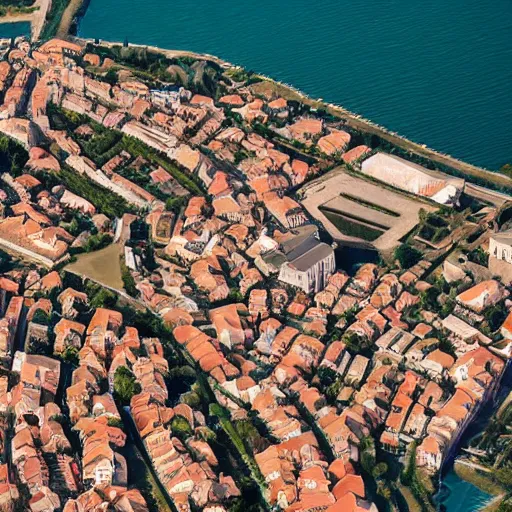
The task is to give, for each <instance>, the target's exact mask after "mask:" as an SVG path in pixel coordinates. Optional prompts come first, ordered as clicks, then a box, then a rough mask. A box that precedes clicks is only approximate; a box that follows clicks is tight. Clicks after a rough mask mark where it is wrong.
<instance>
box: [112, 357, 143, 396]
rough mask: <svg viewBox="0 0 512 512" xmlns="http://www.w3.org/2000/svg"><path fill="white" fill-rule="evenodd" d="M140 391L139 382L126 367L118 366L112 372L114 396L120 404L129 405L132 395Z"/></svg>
mask: <svg viewBox="0 0 512 512" xmlns="http://www.w3.org/2000/svg"><path fill="white" fill-rule="evenodd" d="M140 392H141V387H140V384H139V383H138V382H137V380H136V379H135V375H133V373H132V372H131V371H130V370H128V368H126V366H120V367H119V368H117V370H116V373H115V374H114V396H115V398H116V399H117V400H119V402H121V404H122V405H130V401H131V399H132V397H133V396H134V395H138V394H139V393H140Z"/></svg>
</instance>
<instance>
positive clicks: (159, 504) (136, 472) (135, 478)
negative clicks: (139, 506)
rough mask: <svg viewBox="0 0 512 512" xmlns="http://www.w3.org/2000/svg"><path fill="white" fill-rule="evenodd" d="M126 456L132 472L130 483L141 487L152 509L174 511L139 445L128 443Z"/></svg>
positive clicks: (166, 511) (163, 511)
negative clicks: (145, 460) (138, 447)
mask: <svg viewBox="0 0 512 512" xmlns="http://www.w3.org/2000/svg"><path fill="white" fill-rule="evenodd" d="M125 456H126V462H127V463H128V468H129V472H130V483H131V484H132V485H133V486H134V487H135V488H136V489H139V491H140V492H141V493H142V495H143V496H144V498H145V499H146V502H147V504H148V505H150V507H151V510H158V511H159V512H172V509H171V508H170V507H169V505H167V501H166V499H165V497H164V495H163V494H162V491H161V490H160V488H159V486H158V484H157V482H156V481H155V479H154V477H153V475H152V473H151V471H150V470H149V468H148V467H147V465H146V463H145V462H144V459H143V457H142V455H141V454H140V452H139V450H138V449H137V447H136V446H135V445H133V444H131V443H129V444H127V445H126V449H125Z"/></svg>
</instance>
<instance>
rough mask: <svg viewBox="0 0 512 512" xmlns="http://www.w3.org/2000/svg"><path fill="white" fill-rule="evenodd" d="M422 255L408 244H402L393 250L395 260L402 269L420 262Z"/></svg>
mask: <svg viewBox="0 0 512 512" xmlns="http://www.w3.org/2000/svg"><path fill="white" fill-rule="evenodd" d="M421 257H422V253H421V251H419V250H418V249H416V248H415V247H412V245H409V244H402V245H400V246H399V247H397V248H396V249H395V259H397V260H398V261H399V263H400V266H401V267H402V268H411V267H412V266H413V265H416V263H418V261H420V260H421Z"/></svg>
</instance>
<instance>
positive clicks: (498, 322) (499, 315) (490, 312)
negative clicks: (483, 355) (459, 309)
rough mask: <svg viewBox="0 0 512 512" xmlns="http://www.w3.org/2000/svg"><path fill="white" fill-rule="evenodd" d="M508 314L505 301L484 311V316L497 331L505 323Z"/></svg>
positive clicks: (492, 328)
mask: <svg viewBox="0 0 512 512" xmlns="http://www.w3.org/2000/svg"><path fill="white" fill-rule="evenodd" d="M507 315H508V311H507V308H506V307H505V305H504V304H503V303H501V304H496V305H494V306H491V307H490V308H487V309H486V310H485V312H484V318H485V319H486V320H487V323H488V324H489V328H490V329H491V331H492V332H494V331H497V330H498V329H499V328H500V327H501V326H502V325H503V322H504V321H505V318H507Z"/></svg>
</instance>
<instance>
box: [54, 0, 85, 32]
mask: <svg viewBox="0 0 512 512" xmlns="http://www.w3.org/2000/svg"><path fill="white" fill-rule="evenodd" d="M82 1H83V0H71V1H70V2H69V4H68V6H67V7H66V9H65V10H64V12H63V14H62V19H61V20H60V25H59V28H58V29H57V34H56V36H57V37H58V38H60V39H65V38H66V37H67V36H68V34H69V31H70V29H71V25H72V24H73V20H74V18H75V16H76V13H77V12H78V10H79V9H80V7H81V6H82Z"/></svg>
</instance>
